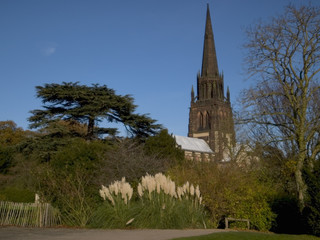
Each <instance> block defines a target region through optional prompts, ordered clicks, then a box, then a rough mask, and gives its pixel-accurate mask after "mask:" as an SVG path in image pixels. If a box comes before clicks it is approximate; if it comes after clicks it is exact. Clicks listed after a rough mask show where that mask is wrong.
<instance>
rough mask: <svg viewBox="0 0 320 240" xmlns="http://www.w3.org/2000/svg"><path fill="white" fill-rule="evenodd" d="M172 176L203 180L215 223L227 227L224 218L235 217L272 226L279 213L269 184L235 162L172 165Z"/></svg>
mask: <svg viewBox="0 0 320 240" xmlns="http://www.w3.org/2000/svg"><path fill="white" fill-rule="evenodd" d="M170 176H172V177H173V178H174V179H175V180H177V181H178V182H184V181H186V179H190V181H192V182H194V183H197V184H199V186H200V188H201V190H202V195H203V203H204V205H205V206H206V207H207V208H208V209H209V210H210V213H211V220H212V222H213V224H214V226H215V227H218V226H219V225H220V226H221V227H224V225H223V224H224V218H225V217H233V218H245V219H249V220H250V223H251V227H252V228H253V229H257V230H268V229H270V228H271V226H272V222H273V221H274V218H275V215H274V214H273V212H272V211H271V208H270V206H269V202H268V200H269V198H268V197H269V196H268V189H267V187H266V186H267V184H265V183H260V182H259V180H258V177H256V175H255V174H254V172H252V171H250V170H249V169H246V170H244V169H242V168H240V167H238V166H237V165H236V164H233V163H227V164H215V163H212V162H209V163H208V162H186V163H185V164H184V165H183V166H176V167H175V168H172V169H171V170H170ZM265 185H266V186H265Z"/></svg>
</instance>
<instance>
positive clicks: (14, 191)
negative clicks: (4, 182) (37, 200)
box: [0, 187, 35, 203]
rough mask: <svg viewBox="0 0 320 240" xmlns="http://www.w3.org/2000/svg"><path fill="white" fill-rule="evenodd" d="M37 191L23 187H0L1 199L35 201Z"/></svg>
mask: <svg viewBox="0 0 320 240" xmlns="http://www.w3.org/2000/svg"><path fill="white" fill-rule="evenodd" d="M34 197H35V193H34V192H33V191H30V190H28V189H26V188H21V187H5V188H1V189H0V201H9V202H26V203H30V202H34Z"/></svg>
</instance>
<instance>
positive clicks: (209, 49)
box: [201, 4, 219, 77]
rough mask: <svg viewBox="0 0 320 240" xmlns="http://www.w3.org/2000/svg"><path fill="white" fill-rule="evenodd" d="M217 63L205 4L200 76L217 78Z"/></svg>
mask: <svg viewBox="0 0 320 240" xmlns="http://www.w3.org/2000/svg"><path fill="white" fill-rule="evenodd" d="M218 73H219V71H218V61H217V55H216V49H215V44H214V37H213V31H212V24H211V18H210V10H209V4H207V18H206V29H205V34H204V45H203V58H202V71H201V76H202V77H205V76H208V77H209V76H210V77H211V76H218Z"/></svg>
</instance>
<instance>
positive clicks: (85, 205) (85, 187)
mask: <svg viewBox="0 0 320 240" xmlns="http://www.w3.org/2000/svg"><path fill="white" fill-rule="evenodd" d="M105 147H106V146H105V145H104V144H102V143H100V142H86V141H85V140H82V139H77V140H74V141H73V142H72V143H71V144H70V145H68V146H66V147H63V148H61V149H60V150H59V151H58V152H57V153H56V154H55V155H54V157H53V159H51V161H50V162H48V163H43V164H42V165H40V166H39V168H38V175H37V177H38V183H39V186H38V191H39V193H40V195H41V196H40V198H41V199H43V201H46V202H50V203H52V205H53V206H54V207H57V208H58V209H59V210H60V212H61V214H62V221H63V223H64V224H67V225H71V226H82V227H83V226H85V225H86V224H87V222H88V220H89V218H90V217H91V214H92V212H93V210H94V209H95V208H96V206H97V203H98V202H99V198H98V197H97V196H96V194H95V191H96V189H97V188H98V184H97V179H96V178H97V177H96V176H97V174H99V173H100V170H101V158H102V156H103V152H104V151H105Z"/></svg>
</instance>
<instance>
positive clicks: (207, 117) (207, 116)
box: [206, 112, 210, 129]
mask: <svg viewBox="0 0 320 240" xmlns="http://www.w3.org/2000/svg"><path fill="white" fill-rule="evenodd" d="M206 128H209V129H210V114H209V113H208V112H206Z"/></svg>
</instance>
